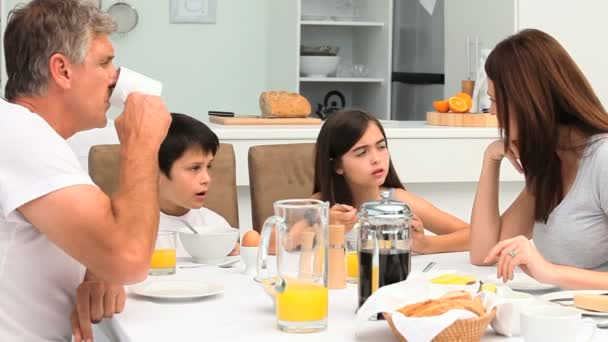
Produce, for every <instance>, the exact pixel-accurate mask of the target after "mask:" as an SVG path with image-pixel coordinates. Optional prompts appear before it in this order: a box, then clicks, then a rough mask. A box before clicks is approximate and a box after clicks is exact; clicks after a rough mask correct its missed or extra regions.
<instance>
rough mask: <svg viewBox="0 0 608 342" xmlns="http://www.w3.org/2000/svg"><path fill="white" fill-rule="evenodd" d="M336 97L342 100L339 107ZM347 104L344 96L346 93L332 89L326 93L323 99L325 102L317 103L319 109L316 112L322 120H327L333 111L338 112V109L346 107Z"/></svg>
mask: <svg viewBox="0 0 608 342" xmlns="http://www.w3.org/2000/svg"><path fill="white" fill-rule="evenodd" d="M334 97H337V98H338V100H339V101H340V106H339V107H338V102H336V101H335V99H334ZM330 100H331V102H330ZM345 106H346V98H345V97H344V94H342V93H341V92H339V91H337V90H332V91H330V92H328V93H327V94H325V98H324V99H323V104H320V103H318V104H317V111H316V112H315V114H317V116H318V117H319V118H320V119H321V120H325V119H327V117H328V116H329V115H330V114H331V113H333V112H336V111H338V110H340V109H342V108H344V107H345Z"/></svg>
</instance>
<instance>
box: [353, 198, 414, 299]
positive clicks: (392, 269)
mask: <svg viewBox="0 0 608 342" xmlns="http://www.w3.org/2000/svg"><path fill="white" fill-rule="evenodd" d="M389 195H390V192H389V191H381V192H380V197H381V198H382V199H381V200H380V201H372V202H366V203H364V204H363V205H362V206H361V209H360V210H359V222H358V226H359V247H358V254H359V307H361V305H363V303H364V302H365V301H366V300H367V298H368V297H369V296H370V295H371V294H372V293H373V292H374V291H376V290H377V289H378V288H380V287H382V286H384V285H389V284H394V283H397V282H400V281H402V280H405V279H406V278H407V276H408V274H409V273H410V268H411V267H410V265H411V254H410V250H411V246H412V240H411V222H412V212H411V210H410V208H409V207H408V206H407V204H405V203H403V202H399V201H395V200H390V199H389Z"/></svg>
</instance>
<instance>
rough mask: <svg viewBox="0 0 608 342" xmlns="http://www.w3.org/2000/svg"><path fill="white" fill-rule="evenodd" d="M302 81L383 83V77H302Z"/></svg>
mask: <svg viewBox="0 0 608 342" xmlns="http://www.w3.org/2000/svg"><path fill="white" fill-rule="evenodd" d="M300 82H328V83H329V82H334V83H349V82H354V83H382V82H384V79H383V78H371V77H306V76H302V77H300Z"/></svg>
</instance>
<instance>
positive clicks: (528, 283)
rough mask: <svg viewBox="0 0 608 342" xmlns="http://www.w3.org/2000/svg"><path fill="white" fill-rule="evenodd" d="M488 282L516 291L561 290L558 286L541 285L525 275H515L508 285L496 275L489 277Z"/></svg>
mask: <svg viewBox="0 0 608 342" xmlns="http://www.w3.org/2000/svg"><path fill="white" fill-rule="evenodd" d="M488 280H489V281H490V282H492V283H494V284H500V285H506V286H508V287H509V288H511V289H512V290H515V291H547V290H555V289H558V288H559V286H557V285H552V284H543V283H540V282H538V281H537V280H536V279H534V278H532V277H530V276H529V275H527V274H525V273H515V274H514V275H513V280H509V281H508V282H506V283H503V282H502V278H500V279H497V278H496V276H495V275H491V276H489V277H488Z"/></svg>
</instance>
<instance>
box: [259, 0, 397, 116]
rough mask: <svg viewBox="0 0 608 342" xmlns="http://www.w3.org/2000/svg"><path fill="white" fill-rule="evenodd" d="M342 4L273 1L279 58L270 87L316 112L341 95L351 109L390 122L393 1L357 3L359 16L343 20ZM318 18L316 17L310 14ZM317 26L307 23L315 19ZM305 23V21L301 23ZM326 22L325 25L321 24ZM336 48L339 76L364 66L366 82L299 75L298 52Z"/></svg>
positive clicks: (333, 0) (272, 33) (272, 31)
mask: <svg viewBox="0 0 608 342" xmlns="http://www.w3.org/2000/svg"><path fill="white" fill-rule="evenodd" d="M341 1H342V2H344V0H270V23H271V24H270V28H269V41H270V42H271V46H274V45H275V42H276V53H275V54H273V55H272V56H271V58H270V59H269V70H270V71H269V78H268V79H269V85H270V87H271V88H272V89H273V90H289V91H295V92H299V93H301V94H302V95H304V96H305V97H306V98H307V99H308V100H309V101H310V102H311V104H312V107H313V111H314V110H316V109H317V108H318V106H319V105H324V99H325V95H326V94H327V93H328V92H330V91H333V90H337V91H339V92H340V93H342V94H343V95H344V97H345V99H346V106H347V107H355V108H361V109H364V110H367V111H369V112H371V113H373V114H374V115H376V116H377V117H378V118H380V119H388V118H390V108H391V106H390V99H391V95H390V91H391V82H390V80H391V71H392V70H391V69H392V66H391V61H392V59H391V56H392V21H393V17H392V16H393V0H354V1H353V4H354V5H355V6H356V7H357V12H358V15H356V16H353V17H352V20H350V19H349V20H333V19H332V17H334V16H342V17H344V14H343V13H339V12H337V11H338V10H337V8H338V6H337V5H338V2H341ZM311 11H312V12H314V13H311ZM315 16H316V17H319V18H315V20H304V19H309V18H311V17H315ZM303 18H304V19H303ZM320 18H322V20H317V19H320ZM302 45H304V46H325V45H329V46H338V47H339V48H340V51H339V52H338V56H340V66H339V67H338V70H339V71H343V69H345V66H352V65H364V66H365V67H366V69H367V71H368V72H367V74H368V75H367V76H366V77H345V76H344V73H343V72H339V73H338V74H337V77H336V75H329V76H327V77H309V76H306V75H300V46H302Z"/></svg>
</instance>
